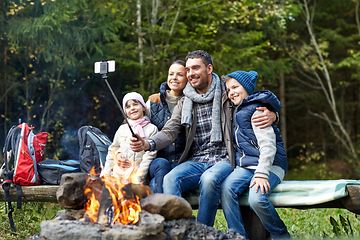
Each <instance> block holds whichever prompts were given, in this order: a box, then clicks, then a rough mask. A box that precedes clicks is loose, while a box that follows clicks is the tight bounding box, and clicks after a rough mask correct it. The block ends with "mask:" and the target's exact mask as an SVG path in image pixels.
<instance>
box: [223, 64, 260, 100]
mask: <svg viewBox="0 0 360 240" xmlns="http://www.w3.org/2000/svg"><path fill="white" fill-rule="evenodd" d="M226 76H228V77H231V78H234V79H235V80H236V81H238V82H239V83H240V84H241V85H242V86H243V87H244V88H245V90H246V91H247V93H248V94H249V95H250V94H253V92H254V89H255V86H256V80H257V79H258V74H257V72H255V71H249V72H246V71H240V70H239V71H235V72H232V73H229V74H227V75H226Z"/></svg>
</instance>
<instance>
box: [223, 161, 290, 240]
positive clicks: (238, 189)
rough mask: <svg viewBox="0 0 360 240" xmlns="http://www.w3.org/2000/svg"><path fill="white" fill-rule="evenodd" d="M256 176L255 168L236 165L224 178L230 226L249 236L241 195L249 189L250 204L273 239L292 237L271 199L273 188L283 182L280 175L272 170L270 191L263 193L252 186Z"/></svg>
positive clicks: (224, 196)
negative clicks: (241, 208) (242, 210)
mask: <svg viewBox="0 0 360 240" xmlns="http://www.w3.org/2000/svg"><path fill="white" fill-rule="evenodd" d="M253 176H254V170H249V169H245V168H242V167H236V168H235V169H234V171H233V172H232V173H231V174H230V175H229V176H228V177H227V178H226V179H225V180H224V182H223V184H222V187H221V190H222V192H221V204H222V208H223V211H224V215H225V218H226V221H227V224H228V228H231V229H233V230H235V231H236V232H238V233H240V234H241V235H243V236H245V237H246V238H247V237H248V236H247V234H246V231H245V228H244V220H243V219H242V217H241V213H240V205H239V197H240V196H241V195H242V194H244V193H246V192H247V191H248V190H249V199H248V201H249V205H250V207H251V209H252V210H253V211H254V212H255V213H256V215H257V216H258V217H259V218H260V220H261V222H262V224H263V225H264V227H265V229H266V230H267V231H268V232H269V233H270V235H271V238H272V239H290V235H289V233H288V231H287V228H286V226H285V224H284V222H283V221H282V220H281V219H280V217H279V215H278V214H277V212H276V210H275V208H274V206H273V204H272V203H271V201H270V200H269V195H270V193H271V192H272V190H273V189H274V188H275V187H276V186H277V185H278V184H279V183H280V182H281V181H280V179H279V178H278V176H276V175H275V174H274V173H272V172H270V176H269V183H270V191H269V192H268V193H266V194H262V193H261V191H260V190H258V192H256V190H255V188H250V189H249V186H250V183H251V181H252V179H253Z"/></svg>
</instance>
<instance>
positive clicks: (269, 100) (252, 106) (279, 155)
mask: <svg viewBox="0 0 360 240" xmlns="http://www.w3.org/2000/svg"><path fill="white" fill-rule="evenodd" d="M259 106H266V107H267V108H268V109H269V110H271V111H276V112H278V111H279V110H280V102H279V100H278V99H277V97H276V96H275V95H274V94H273V93H272V92H270V91H259V92H255V93H254V94H252V95H250V96H248V97H247V98H245V99H244V100H243V102H242V103H241V105H240V106H239V107H238V108H237V112H236V115H235V119H236V124H235V126H236V129H235V140H236V145H237V149H236V161H237V164H238V165H240V166H243V167H247V166H257V165H258V160H259V156H260V151H259V146H258V144H257V140H256V136H255V134H254V131H253V129H252V126H251V117H252V115H253V113H254V112H255V111H256V107H259ZM272 128H273V129H274V132H275V135H276V149H277V150H276V154H275V159H274V162H273V165H277V166H279V167H281V168H282V169H284V170H285V172H287V169H288V163H287V156H286V150H285V147H284V143H283V140H282V137H281V134H280V130H279V128H278V127H277V126H276V124H273V125H272ZM239 146H240V147H239ZM243 153H244V154H245V156H243Z"/></svg>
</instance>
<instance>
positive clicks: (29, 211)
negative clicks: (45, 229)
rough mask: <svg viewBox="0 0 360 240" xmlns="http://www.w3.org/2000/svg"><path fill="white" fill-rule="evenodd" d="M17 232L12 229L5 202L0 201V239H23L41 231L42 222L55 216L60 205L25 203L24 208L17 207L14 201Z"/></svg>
mask: <svg viewBox="0 0 360 240" xmlns="http://www.w3.org/2000/svg"><path fill="white" fill-rule="evenodd" d="M13 207H14V208H15V211H14V212H13V217H14V222H15V225H16V228H17V231H16V233H13V232H12V231H11V230H10V225H9V219H8V216H7V213H6V208H5V203H4V202H2V203H0V236H1V237H0V239H4V240H20V239H21V240H23V239H25V238H27V237H29V236H32V235H35V234H37V233H39V232H40V223H41V222H42V221H44V220H49V219H52V218H54V217H55V215H56V213H57V211H58V210H60V206H59V205H58V204H55V203H23V206H22V209H16V203H13Z"/></svg>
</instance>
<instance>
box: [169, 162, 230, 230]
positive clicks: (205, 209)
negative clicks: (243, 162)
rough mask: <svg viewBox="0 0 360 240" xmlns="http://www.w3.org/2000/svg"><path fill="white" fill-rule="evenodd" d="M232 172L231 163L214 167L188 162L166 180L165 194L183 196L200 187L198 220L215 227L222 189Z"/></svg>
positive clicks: (175, 169)
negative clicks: (222, 184)
mask: <svg viewBox="0 0 360 240" xmlns="http://www.w3.org/2000/svg"><path fill="white" fill-rule="evenodd" d="M231 172H232V167H231V165H230V163H229V162H227V161H221V162H218V163H216V164H214V165H210V166H209V165H208V164H207V163H199V162H193V161H187V162H184V163H181V164H179V165H178V166H176V167H175V168H174V169H173V170H171V171H170V172H169V173H168V174H167V175H166V176H165V178H164V184H163V187H164V193H165V194H172V195H176V196H181V194H182V193H183V192H187V191H190V190H193V189H196V188H197V187H199V189H200V197H199V211H198V216H197V220H198V221H199V222H201V223H203V224H206V225H208V226H213V225H214V221H215V216H216V211H217V208H218V205H219V200H220V187H221V183H222V182H223V180H224V179H225V178H226V177H227V176H228V175H229V174H230V173H231Z"/></svg>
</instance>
